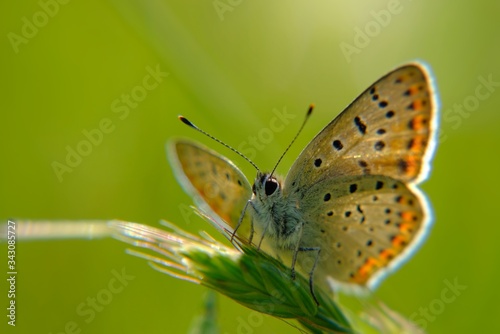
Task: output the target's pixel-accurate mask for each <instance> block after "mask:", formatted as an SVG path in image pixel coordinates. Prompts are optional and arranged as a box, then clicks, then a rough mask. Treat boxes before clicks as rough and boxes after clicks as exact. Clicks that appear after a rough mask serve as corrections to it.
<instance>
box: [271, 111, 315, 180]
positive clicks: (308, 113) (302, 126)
mask: <svg viewBox="0 0 500 334" xmlns="http://www.w3.org/2000/svg"><path fill="white" fill-rule="evenodd" d="M313 109H314V103H311V104H310V105H309V109H307V114H306V118H305V119H304V121H303V122H302V125H301V126H300V129H299V131H298V132H297V134H296V135H295V137H293V139H292V142H291V143H290V144H289V145H288V147H287V148H286V150H285V152H283V154H282V155H281V157H280V158H279V160H278V162H277V163H276V165H275V166H274V168H273V171H272V172H271V174H269V178H271V177H272V176H273V174H274V172H275V171H276V168H278V165H279V164H280V162H281V159H283V157H284V156H285V154H286V152H288V150H289V149H290V146H292V144H293V143H294V142H295V139H297V137H298V136H299V134H300V133H301V132H302V129H303V128H304V125H306V122H307V120H308V119H309V116H311V114H312V111H313Z"/></svg>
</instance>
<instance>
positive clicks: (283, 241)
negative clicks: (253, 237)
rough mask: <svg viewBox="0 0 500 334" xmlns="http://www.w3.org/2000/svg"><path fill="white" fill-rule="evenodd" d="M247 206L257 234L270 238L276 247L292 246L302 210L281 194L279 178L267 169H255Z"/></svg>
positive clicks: (259, 236)
mask: <svg viewBox="0 0 500 334" xmlns="http://www.w3.org/2000/svg"><path fill="white" fill-rule="evenodd" d="M252 192H253V195H252V199H251V201H250V203H251V205H252V208H253V210H250V212H251V215H252V218H253V224H254V226H255V229H256V231H257V237H258V238H259V240H260V239H261V238H265V239H268V238H270V239H273V240H274V241H275V242H273V243H272V244H273V245H274V246H277V247H278V248H293V247H295V245H297V242H299V239H300V235H299V227H300V221H301V219H300V218H301V214H300V210H299V207H298V205H296V204H294V203H293V201H290V200H289V199H287V198H286V197H285V196H284V195H283V191H282V180H281V178H279V177H275V176H273V175H271V174H270V173H260V172H259V173H257V177H256V179H255V183H254V184H253V187H252Z"/></svg>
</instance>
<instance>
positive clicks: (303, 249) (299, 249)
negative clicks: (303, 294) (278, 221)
mask: <svg viewBox="0 0 500 334" xmlns="http://www.w3.org/2000/svg"><path fill="white" fill-rule="evenodd" d="M299 228H300V232H299V238H298V241H297V246H296V247H295V251H294V253H293V258H292V268H291V269H292V279H295V264H296V262H297V255H298V254H299V252H311V251H316V252H317V253H316V258H315V260H314V264H313V266H312V268H311V271H310V272H309V289H310V290H311V295H312V296H313V298H314V301H315V302H316V304H317V305H319V302H318V299H317V298H316V295H315V294H314V281H313V274H314V270H315V269H316V265H317V264H318V259H319V253H320V252H321V248H320V247H300V240H301V239H302V231H303V230H304V223H302V224H301V225H300V227H299Z"/></svg>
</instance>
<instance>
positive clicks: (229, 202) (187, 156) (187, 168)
mask: <svg viewBox="0 0 500 334" xmlns="http://www.w3.org/2000/svg"><path fill="white" fill-rule="evenodd" d="M168 151H169V152H168V155H169V158H170V161H171V164H172V165H173V167H174V171H175V174H176V176H177V178H178V180H179V182H180V183H181V184H182V185H183V187H184V188H185V190H186V191H187V192H188V193H189V194H190V195H192V196H193V197H194V199H195V202H196V204H197V205H198V206H199V207H200V208H201V209H203V210H207V209H209V210H211V211H212V212H213V213H215V214H216V215H217V216H219V217H220V218H222V220H223V222H224V223H226V224H227V225H228V227H229V228H230V229H234V228H235V227H236V225H237V223H238V220H239V218H240V216H241V213H242V211H243V208H244V206H245V204H246V202H247V201H248V199H249V198H250V197H251V195H252V189H251V187H250V184H249V183H248V181H247V179H246V178H245V176H244V175H243V173H242V172H241V171H240V170H239V169H238V168H237V167H236V166H235V165H234V164H233V163H232V162H230V161H229V160H228V159H226V158H224V157H223V156H221V155H219V154H218V153H216V152H214V151H212V150H210V149H208V148H206V147H204V146H202V145H200V144H195V143H193V142H190V141H187V140H174V141H172V142H171V143H170V146H169V150H168ZM207 206H208V207H207ZM213 216H214V217H216V216H215V215H213ZM246 219H248V218H246ZM246 219H245V220H244V221H243V223H242V225H241V228H240V229H238V234H240V235H243V236H245V237H248V233H249V232H248V231H249V227H250V223H249V222H248V221H246Z"/></svg>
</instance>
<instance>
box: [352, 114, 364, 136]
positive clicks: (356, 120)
mask: <svg viewBox="0 0 500 334" xmlns="http://www.w3.org/2000/svg"><path fill="white" fill-rule="evenodd" d="M354 124H356V126H357V127H358V130H359V132H361V134H363V135H364V134H366V124H365V123H363V121H362V120H361V118H360V117H359V116H356V117H355V118H354Z"/></svg>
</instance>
